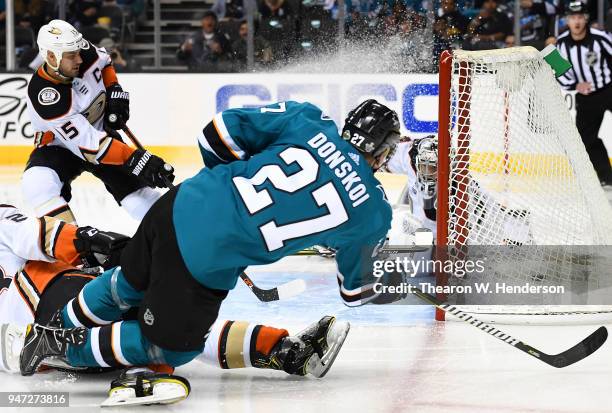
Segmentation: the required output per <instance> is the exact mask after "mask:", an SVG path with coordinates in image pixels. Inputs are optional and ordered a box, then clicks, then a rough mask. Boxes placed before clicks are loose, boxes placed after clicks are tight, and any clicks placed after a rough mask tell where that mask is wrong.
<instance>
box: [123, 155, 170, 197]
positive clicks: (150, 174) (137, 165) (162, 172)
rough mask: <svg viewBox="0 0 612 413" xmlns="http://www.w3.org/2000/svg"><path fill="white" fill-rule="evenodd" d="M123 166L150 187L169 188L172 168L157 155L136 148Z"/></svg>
mask: <svg viewBox="0 0 612 413" xmlns="http://www.w3.org/2000/svg"><path fill="white" fill-rule="evenodd" d="M124 167H125V168H126V169H127V170H128V171H129V173H131V174H133V175H136V176H137V177H138V178H140V180H142V181H143V182H144V183H146V184H147V185H149V186H151V187H154V188H155V187H157V188H169V187H171V186H172V182H173V181H174V168H173V167H172V165H170V164H168V163H166V162H165V161H164V160H163V159H162V158H160V157H159V156H155V155H153V154H152V153H151V152H149V151H145V150H144V149H136V150H135V151H134V153H133V154H132V156H130V157H129V159H128V160H127V162H126V163H125V164H124Z"/></svg>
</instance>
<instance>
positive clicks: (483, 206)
mask: <svg viewBox="0 0 612 413" xmlns="http://www.w3.org/2000/svg"><path fill="white" fill-rule="evenodd" d="M437 165H438V138H437V136H435V135H430V136H426V137H425V138H417V139H411V138H409V137H402V138H401V140H400V143H399V145H398V147H397V150H396V152H395V153H394V155H393V157H391V158H390V159H389V161H388V162H387V164H386V165H385V166H384V170H385V171H386V172H391V173H396V174H405V175H407V176H408V182H407V184H406V186H405V188H404V190H403V191H402V194H401V196H400V200H399V203H398V205H396V206H395V207H394V214H393V215H394V216H393V224H392V228H391V231H390V232H389V243H390V244H406V243H408V244H412V243H413V242H412V241H413V239H414V232H415V231H416V229H418V228H419V227H423V228H427V229H429V230H431V231H432V233H433V234H434V239H435V237H436V209H437V195H438V182H437V172H438V168H437ZM453 190H454V189H453V188H451V191H453ZM468 191H469V193H470V196H469V198H468V199H469V201H470V202H469V206H468V212H469V214H470V218H469V219H468V222H470V225H471V228H470V242H471V243H474V244H482V243H483V242H485V241H484V238H483V237H485V236H486V237H487V241H486V242H487V243H488V244H489V245H526V244H527V245H528V244H531V243H533V236H532V234H531V230H530V225H529V222H530V213H529V211H528V210H525V209H521V208H513V207H511V206H509V205H507V204H506V203H504V202H502V200H501V199H499V198H500V197H499V196H496V195H495V194H494V193H492V192H489V191H487V190H486V188H484V187H483V186H482V185H480V184H479V183H478V181H477V180H476V179H470V180H469V188H468ZM492 220H495V221H496V222H495V224H496V225H501V226H502V228H503V229H504V230H503V231H502V232H500V233H499V234H497V237H498V238H497V239H491V233H490V231H488V230H487V228H488V227H489V226H490V224H492ZM449 241H450V242H452V240H449Z"/></svg>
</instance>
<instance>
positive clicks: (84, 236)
mask: <svg viewBox="0 0 612 413" xmlns="http://www.w3.org/2000/svg"><path fill="white" fill-rule="evenodd" d="M129 240H130V238H129V237H127V236H125V235H122V234H117V233H116V232H110V231H99V230H97V229H96V228H93V227H79V228H78V229H77V231H76V239H75V240H74V247H75V248H76V250H77V252H78V253H79V254H81V260H82V261H83V264H84V265H85V267H97V266H101V267H104V269H108V268H112V267H115V266H117V265H119V258H120V256H121V251H122V250H123V248H124V247H125V245H126V244H127V242H128V241H129Z"/></svg>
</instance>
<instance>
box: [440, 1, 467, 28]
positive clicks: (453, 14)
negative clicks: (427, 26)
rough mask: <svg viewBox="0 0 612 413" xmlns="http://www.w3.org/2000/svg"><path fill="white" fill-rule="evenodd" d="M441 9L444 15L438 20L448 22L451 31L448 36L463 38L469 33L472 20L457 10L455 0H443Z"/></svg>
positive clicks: (447, 26) (447, 25)
mask: <svg viewBox="0 0 612 413" xmlns="http://www.w3.org/2000/svg"><path fill="white" fill-rule="evenodd" d="M441 9H442V15H441V16H440V17H439V18H438V19H439V20H443V21H444V22H446V28H447V29H448V31H449V33H448V34H447V35H448V36H449V37H453V36H460V37H463V35H465V33H467V29H468V25H469V24H470V20H469V19H468V18H467V17H465V16H464V15H463V14H461V12H460V11H459V10H458V9H457V3H456V2H455V0H442V3H441Z"/></svg>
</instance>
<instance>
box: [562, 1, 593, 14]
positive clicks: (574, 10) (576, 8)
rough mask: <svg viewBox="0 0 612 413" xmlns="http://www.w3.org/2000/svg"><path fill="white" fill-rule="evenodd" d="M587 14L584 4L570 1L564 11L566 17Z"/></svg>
mask: <svg viewBox="0 0 612 413" xmlns="http://www.w3.org/2000/svg"><path fill="white" fill-rule="evenodd" d="M588 13H589V11H588V10H587V7H586V4H584V3H583V2H582V1H571V2H570V3H569V4H568V6H567V8H566V10H565V14H566V15H570V14H588Z"/></svg>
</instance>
